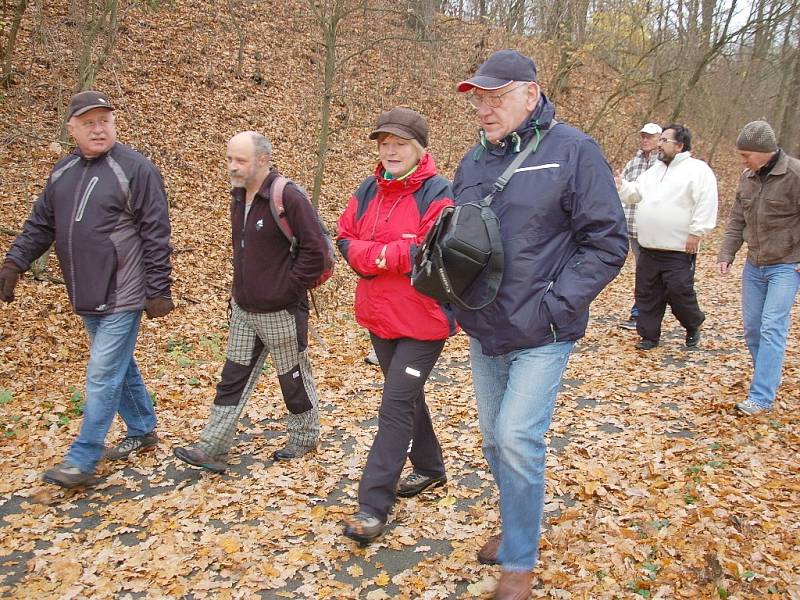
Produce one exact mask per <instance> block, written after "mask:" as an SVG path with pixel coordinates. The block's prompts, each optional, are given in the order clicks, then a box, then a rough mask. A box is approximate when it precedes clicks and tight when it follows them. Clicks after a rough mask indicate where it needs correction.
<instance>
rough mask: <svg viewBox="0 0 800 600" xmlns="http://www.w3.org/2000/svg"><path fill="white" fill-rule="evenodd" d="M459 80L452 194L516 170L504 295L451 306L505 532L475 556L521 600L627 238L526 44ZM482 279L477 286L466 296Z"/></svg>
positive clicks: (609, 179) (605, 177) (594, 164)
mask: <svg viewBox="0 0 800 600" xmlns="http://www.w3.org/2000/svg"><path fill="white" fill-rule="evenodd" d="M458 90H459V91H460V92H471V95H470V96H469V100H470V102H471V104H472V105H473V107H475V110H476V116H477V118H478V123H479V125H480V127H481V129H480V138H479V143H478V144H477V145H476V146H474V147H473V148H472V149H470V150H469V152H467V154H466V155H465V156H464V158H463V159H462V160H461V164H460V165H459V167H458V170H457V172H456V176H455V181H454V183H453V188H454V193H455V200H456V204H457V205H460V204H465V203H469V202H473V203H474V202H480V201H481V200H482V199H483V198H485V197H486V196H487V194H489V193H490V192H491V191H492V189H493V188H496V187H497V185H496V182H497V180H498V178H499V177H500V176H501V175H503V174H506V177H509V176H510V179H509V180H508V183H507V184H506V185H505V187H504V188H503V189H502V191H499V192H497V193H495V195H494V200H493V202H492V203H491V209H492V210H493V211H494V212H495V213H496V215H497V217H498V220H499V222H500V231H501V235H502V238H503V250H504V256H505V260H504V274H503V279H502V283H501V284H500V286H499V289H498V292H497V297H496V299H495V300H494V302H492V303H491V304H489V305H488V306H486V307H485V308H483V309H480V310H475V311H468V310H460V309H459V310H457V311H456V320H457V321H458V323H459V324H460V325H461V327H462V328H463V329H464V331H466V332H467V334H468V335H469V337H470V361H471V365H472V375H473V380H474V385H475V396H476V399H477V403H478V415H479V417H480V426H481V431H482V433H483V452H484V455H485V456H486V459H487V461H488V463H489V466H490V468H491V471H492V475H493V476H494V478H495V481H496V482H497V486H498V488H499V490H500V516H501V521H502V527H503V529H502V533H501V535H499V536H492V537H491V538H490V539H489V540H488V541H487V542H486V544H484V546H483V547H482V548H481V549H480V551H479V552H478V560H479V561H480V562H483V563H488V564H495V563H500V564H501V565H502V575H501V577H500V583H499V585H498V588H497V591H496V592H495V596H494V597H495V599H497V600H524V599H526V598H528V597H529V596H530V592H531V580H532V570H533V568H534V566H535V565H536V562H537V560H538V557H539V537H540V532H541V520H542V515H543V511H544V469H545V451H546V448H547V446H546V443H545V437H544V436H545V433H546V432H547V429H548V427H549V426H550V420H551V418H552V415H553V409H554V406H555V399H556V394H557V392H558V388H559V385H560V383H561V377H562V375H563V373H564V370H565V369H566V366H567V360H568V358H569V355H570V352H571V350H572V347H573V345H574V344H575V342H576V341H577V340H578V339H580V338H581V337H583V335H584V333H585V331H586V325H587V322H588V318H589V304H590V303H591V301H592V300H593V299H594V298H595V297H596V296H597V294H599V293H600V291H601V290H602V289H603V288H604V287H605V286H606V285H607V284H608V282H609V281H611V280H612V279H613V278H614V277H616V275H617V274H618V273H619V270H620V268H621V267H622V265H623V263H624V262H625V257H626V255H627V250H628V238H627V232H626V227H625V217H624V215H623V212H622V206H621V204H620V199H619V196H618V195H617V191H616V189H615V186H614V178H613V174H612V172H611V168H610V167H609V165H608V163H607V162H606V160H605V158H604V157H603V154H602V152H601V151H600V148H599V147H598V146H597V144H596V143H595V141H594V140H593V139H591V138H590V137H589V136H587V135H586V134H584V133H582V132H580V131H578V130H576V129H574V128H572V127H570V126H568V125H565V124H562V123H556V120H555V108H554V106H553V104H551V103H550V101H549V100H548V99H547V97H546V96H545V95H544V93H542V91H541V89H540V87H539V84H538V83H536V66H535V65H534V63H533V61H532V60H531V59H530V58H528V57H527V56H523V55H522V54H520V53H519V52H516V51H515V50H501V51H499V52H495V53H494V54H492V55H491V56H490V57H489V59H488V60H487V61H486V62H485V63H483V65H481V67H480V69H479V70H478V73H477V74H476V75H475V76H474V77H472V78H471V79H468V80H466V81H462V82H461V83H460V84H459V85H458ZM522 153H527V156H526V157H525V154H522ZM521 154H522V156H524V158H523V159H522V161H521V162H520V163H518V164H512V163H515V159H517V158H518V157H519V156H520V155H521ZM511 169H513V171H512V170H511ZM485 283H486V282H484V281H481V280H480V279H479V280H478V282H477V283H476V284H473V286H472V287H471V289H470V290H468V293H467V296H466V298H465V300H466V302H467V303H468V304H475V302H474V300H473V301H472V302H470V300H471V299H472V298H475V297H481V296H482V295H483V293H484V292H485V289H484V284H485Z"/></svg>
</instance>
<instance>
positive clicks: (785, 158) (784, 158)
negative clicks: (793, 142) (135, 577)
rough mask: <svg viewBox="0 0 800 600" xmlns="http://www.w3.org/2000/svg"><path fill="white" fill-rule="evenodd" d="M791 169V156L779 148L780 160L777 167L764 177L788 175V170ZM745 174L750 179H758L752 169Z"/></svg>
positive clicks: (776, 163)
mask: <svg viewBox="0 0 800 600" xmlns="http://www.w3.org/2000/svg"><path fill="white" fill-rule="evenodd" d="M788 168H789V155H788V154H786V152H784V151H783V150H782V149H781V148H778V160H777V161H776V162H775V165H774V166H773V167H772V168H771V169H770V171H769V173H767V174H766V175H765V176H764V177H765V178H766V177H768V176H770V175H786V170H787V169H788ZM745 173H746V174H747V176H748V177H751V178H752V177H757V176H758V173H757V172H755V171H752V170H750V169H746V170H745Z"/></svg>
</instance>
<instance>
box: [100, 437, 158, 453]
mask: <svg viewBox="0 0 800 600" xmlns="http://www.w3.org/2000/svg"><path fill="white" fill-rule="evenodd" d="M157 445H158V436H157V435H156V432H155V431H151V432H150V433H145V434H144V435H135V436H128V437H126V438H125V439H124V440H122V441H121V442H120V443H119V444H117V445H116V446H114V447H113V448H106V451H105V452H104V453H103V457H104V458H105V459H106V460H122V459H123V458H128V457H129V456H130V455H131V454H132V453H134V452H147V451H148V450H155V449H156V446H157Z"/></svg>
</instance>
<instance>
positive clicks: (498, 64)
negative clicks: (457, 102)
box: [458, 50, 536, 92]
mask: <svg viewBox="0 0 800 600" xmlns="http://www.w3.org/2000/svg"><path fill="white" fill-rule="evenodd" d="M512 81H536V65H535V64H534V62H533V61H532V60H531V59H530V58H528V57H527V56H525V55H523V54H520V53H519V52H517V51H516V50H498V51H497V52H495V53H494V54H492V55H491V56H490V57H489V58H487V59H486V62H484V63H483V64H482V65H481V66H480V67H479V68H478V72H477V73H476V74H475V76H474V77H472V78H470V79H467V80H466V81H462V82H461V83H459V84H458V91H459V92H468V91H469V90H471V89H472V88H479V89H482V90H496V89H499V88H501V87H503V86H505V85H508V84H509V83H511V82H512Z"/></svg>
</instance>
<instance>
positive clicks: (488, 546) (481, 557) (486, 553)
mask: <svg viewBox="0 0 800 600" xmlns="http://www.w3.org/2000/svg"><path fill="white" fill-rule="evenodd" d="M501 540H502V538H501V537H500V536H499V535H491V536H489V539H488V540H486V542H485V543H484V544H483V546H481V549H480V550H478V562H479V563H481V564H482V565H499V564H500V561H499V560H497V550H498V549H499V548H500V541H501Z"/></svg>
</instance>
